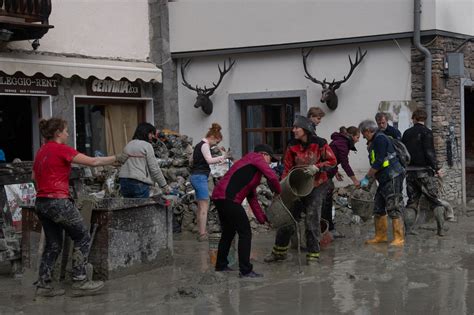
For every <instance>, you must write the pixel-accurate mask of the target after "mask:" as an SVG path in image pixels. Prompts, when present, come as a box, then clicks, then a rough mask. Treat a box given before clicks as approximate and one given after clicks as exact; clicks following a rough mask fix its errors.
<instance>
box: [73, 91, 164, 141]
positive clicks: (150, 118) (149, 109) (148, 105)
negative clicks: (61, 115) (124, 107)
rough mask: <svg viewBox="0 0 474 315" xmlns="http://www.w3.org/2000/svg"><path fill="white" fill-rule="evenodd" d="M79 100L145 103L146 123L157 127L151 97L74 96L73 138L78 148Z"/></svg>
mask: <svg viewBox="0 0 474 315" xmlns="http://www.w3.org/2000/svg"><path fill="white" fill-rule="evenodd" d="M78 99H81V100H82V99H100V100H104V101H107V100H112V101H114V100H117V101H120V100H125V101H136V102H144V103H145V122H147V123H150V124H152V125H153V126H154V125H155V119H154V109H153V99H152V98H150V97H113V96H91V95H74V97H73V101H72V103H73V109H72V114H73V117H72V119H73V121H74V126H73V128H74V133H73V134H74V137H73V145H74V148H76V103H77V102H78V101H77V100H78Z"/></svg>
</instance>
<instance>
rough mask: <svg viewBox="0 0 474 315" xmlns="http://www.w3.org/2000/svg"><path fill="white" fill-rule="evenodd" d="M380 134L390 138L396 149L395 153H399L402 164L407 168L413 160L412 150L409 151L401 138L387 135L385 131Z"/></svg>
mask: <svg viewBox="0 0 474 315" xmlns="http://www.w3.org/2000/svg"><path fill="white" fill-rule="evenodd" d="M380 134H381V135H384V136H385V137H387V138H388V139H389V140H390V142H391V143H392V145H393V148H394V149H395V154H396V155H397V157H398V160H399V161H400V164H401V165H402V166H403V168H407V166H408V165H409V164H410V161H411V155H410V152H408V149H407V147H406V146H405V144H404V143H403V142H402V141H401V140H398V139H395V138H392V137H390V136H387V135H386V134H384V133H383V132H382V133H380Z"/></svg>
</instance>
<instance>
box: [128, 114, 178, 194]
mask: <svg viewBox="0 0 474 315" xmlns="http://www.w3.org/2000/svg"><path fill="white" fill-rule="evenodd" d="M155 137H156V128H155V127H154V126H153V125H151V124H149V123H140V124H139V125H138V126H137V129H136V130H135V134H134V135H133V140H132V141H130V142H129V143H127V145H126V146H125V148H124V149H123V151H124V152H127V153H126V154H127V155H128V160H127V161H126V162H125V164H123V165H122V167H121V168H120V173H119V178H120V192H121V194H122V196H124V197H125V198H148V197H149V196H150V187H151V186H152V185H154V183H158V185H159V186H160V188H161V190H162V191H163V192H164V193H170V187H169V186H168V184H167V183H166V179H165V177H164V176H163V173H162V172H161V169H160V166H159V165H158V161H157V160H156V157H155V152H154V150H153V146H152V145H151V142H152V141H153V139H154V138H155Z"/></svg>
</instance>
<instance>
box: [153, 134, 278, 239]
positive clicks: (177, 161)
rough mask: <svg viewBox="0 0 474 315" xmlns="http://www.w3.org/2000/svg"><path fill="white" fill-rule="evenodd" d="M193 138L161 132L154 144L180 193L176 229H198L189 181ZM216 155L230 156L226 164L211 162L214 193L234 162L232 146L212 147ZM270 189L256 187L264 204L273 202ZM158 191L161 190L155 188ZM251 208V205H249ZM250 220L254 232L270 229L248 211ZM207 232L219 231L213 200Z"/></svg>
mask: <svg viewBox="0 0 474 315" xmlns="http://www.w3.org/2000/svg"><path fill="white" fill-rule="evenodd" d="M192 143H193V139H192V138H190V137H188V136H186V135H180V134H177V133H174V132H169V131H162V132H160V133H159V140H158V141H157V142H156V143H155V144H154V145H153V147H154V149H155V155H156V156H157V157H158V162H159V164H160V167H161V170H162V172H163V175H164V176H165V178H166V180H167V182H168V184H169V185H170V187H171V188H172V193H173V194H174V195H176V196H177V202H176V203H175V207H174V222H173V223H174V231H175V232H180V231H182V230H184V231H191V232H197V225H196V211H197V202H196V200H195V195H194V193H195V192H194V189H193V187H192V185H191V183H190V181H189V176H190V162H191V161H192V154H193V146H192ZM211 154H212V156H213V157H215V156H222V155H226V156H227V157H228V159H227V160H226V162H225V163H222V164H218V165H211V176H210V181H209V190H210V191H211V192H212V190H213V188H214V185H215V184H216V183H217V181H218V180H219V179H220V178H221V177H222V176H224V174H225V173H226V172H227V170H228V169H229V168H230V167H231V165H232V162H231V160H232V157H231V152H230V149H228V150H225V149H224V148H222V147H217V146H215V147H213V148H212V149H211ZM269 191H270V189H269V188H268V187H266V185H265V184H264V183H263V184H262V185H260V186H259V189H258V190H257V192H258V194H259V199H260V201H261V202H262V205H263V206H264V207H266V206H268V205H269V204H270V202H271V192H270V194H269V193H268V192H269ZM155 193H160V192H159V191H155ZM247 208H248V207H247ZM247 213H248V214H249V218H250V223H251V226H252V228H253V230H254V231H262V230H268V229H269V227H268V226H262V225H260V224H258V223H257V222H256V220H255V218H254V217H253V215H252V214H251V211H247ZM208 231H209V233H215V232H220V224H219V217H218V214H217V209H216V208H215V207H214V205H213V204H212V203H211V206H210V209H209V213H208Z"/></svg>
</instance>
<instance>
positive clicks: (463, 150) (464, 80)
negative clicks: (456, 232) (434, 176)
mask: <svg viewBox="0 0 474 315" xmlns="http://www.w3.org/2000/svg"><path fill="white" fill-rule="evenodd" d="M468 86H471V87H474V81H472V80H471V79H467V78H461V84H460V89H461V91H460V96H461V185H462V205H463V207H466V203H467V200H466V199H467V187H466V131H465V128H466V121H465V119H466V113H465V109H466V108H465V103H464V102H465V97H464V90H465V88H466V87H468Z"/></svg>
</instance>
